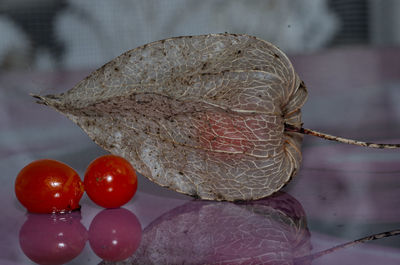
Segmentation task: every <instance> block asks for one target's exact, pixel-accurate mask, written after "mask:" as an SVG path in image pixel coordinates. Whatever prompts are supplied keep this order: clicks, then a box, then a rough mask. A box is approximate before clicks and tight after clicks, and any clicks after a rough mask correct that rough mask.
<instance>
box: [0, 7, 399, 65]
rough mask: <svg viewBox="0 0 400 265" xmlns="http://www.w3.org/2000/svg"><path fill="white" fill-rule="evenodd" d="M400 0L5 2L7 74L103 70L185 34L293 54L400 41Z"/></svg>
mask: <svg viewBox="0 0 400 265" xmlns="http://www.w3.org/2000/svg"><path fill="white" fill-rule="evenodd" d="M399 13H400V1H397V0H318V1H315V0H302V1H291V0H251V1H240V0H203V1H196V0H169V1H162V0H147V1H140V0H114V1H109V0H85V1H80V0H58V1H54V0H2V1H0V36H1V37H0V70H2V71H7V70H18V69H27V70H38V69H40V70H48V69H77V68H78V69H79V68H93V67H96V68H97V67H99V66H101V65H102V64H104V63H105V62H107V61H109V60H110V59H112V58H114V57H115V56H117V55H119V54H121V53H122V52H124V51H126V50H129V49H132V48H135V47H137V46H140V45H142V44H145V43H148V42H152V41H156V40H159V39H163V38H168V37H172V36H180V35H196V34H207V33H220V32H231V33H246V34H251V35H255V36H258V37H260V38H262V39H265V40H268V41H270V42H272V43H274V44H276V45H277V46H279V47H280V48H281V49H282V50H283V51H284V52H287V53H290V54H299V53H310V52H315V51H318V50H321V49H327V48H332V47H337V46H354V45H364V46H365V45H373V46H395V45H399V44H400V30H399V28H400V16H399V15H398V14H399Z"/></svg>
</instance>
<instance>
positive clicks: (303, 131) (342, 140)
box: [285, 123, 400, 149]
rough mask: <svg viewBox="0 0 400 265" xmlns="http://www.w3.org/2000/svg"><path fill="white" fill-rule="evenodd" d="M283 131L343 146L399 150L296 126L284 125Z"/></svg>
mask: <svg viewBox="0 0 400 265" xmlns="http://www.w3.org/2000/svg"><path fill="white" fill-rule="evenodd" d="M285 131H287V132H296V133H301V134H307V135H312V136H316V137H319V138H322V139H326V140H330V141H336V142H340V143H345V144H353V145H359V146H366V147H372V148H381V149H394V148H400V144H376V143H368V142H362V141H357V140H352V139H346V138H342V137H338V136H334V135H329V134H325V133H321V132H317V131H314V130H311V129H306V128H303V127H301V128H298V127H296V126H293V125H291V124H287V123H285Z"/></svg>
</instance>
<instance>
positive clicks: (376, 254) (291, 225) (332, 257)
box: [0, 47, 400, 265]
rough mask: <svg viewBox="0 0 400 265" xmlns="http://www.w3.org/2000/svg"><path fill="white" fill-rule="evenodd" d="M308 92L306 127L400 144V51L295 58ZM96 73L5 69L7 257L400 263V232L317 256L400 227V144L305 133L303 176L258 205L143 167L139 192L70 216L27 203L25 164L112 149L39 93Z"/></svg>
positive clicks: (2, 132)
mask: <svg viewBox="0 0 400 265" xmlns="http://www.w3.org/2000/svg"><path fill="white" fill-rule="evenodd" d="M291 60H292V62H293V64H294V66H295V69H296V71H297V72H298V74H299V76H300V78H301V79H302V80H304V82H305V83H306V85H307V87H308V91H309V98H308V101H307V103H306V105H305V106H304V108H303V121H304V127H307V128H312V129H316V130H320V131H323V132H327V133H330V134H334V135H339V136H344V137H348V138H356V139H359V140H368V141H376V142H384V143H400V104H399V103H398V102H400V70H399V69H400V49H390V48H387V49H371V48H363V47H358V48H351V49H350V48H347V49H338V50H330V51H324V52H323V53H319V54H309V55H297V56H291ZM89 72H90V71H79V72H39V73H32V72H28V73H25V72H11V73H2V74H1V75H0V136H1V137H0V157H1V159H0V168H1V173H2V176H1V177H0V184H1V185H0V204H1V206H2V207H1V209H2V214H1V215H0V224H1V225H0V234H1V238H0V264H4V265H11V264H37V263H38V264H99V263H102V264H115V263H116V264H324V265H327V264H328V265H329V264H371V265H373V264H386V265H390V264H393V265H394V264H400V236H393V237H389V238H383V239H380V240H375V241H373V242H368V243H365V244H357V245H354V246H351V247H348V248H344V249H338V250H337V251H334V252H332V253H327V254H325V255H322V256H321V257H318V258H315V259H307V256H308V255H310V254H313V253H318V252H320V251H323V250H326V249H330V248H332V247H334V246H337V245H340V244H342V243H346V242H351V241H354V240H356V239H359V238H363V237H365V236H369V235H372V234H377V233H382V232H386V231H391V230H396V229H400V211H399V210H398V205H400V179H399V176H400V163H399V161H400V151H399V150H396V149H394V150H381V149H368V148H363V147H357V146H347V145H344V144H339V143H333V142H328V141H324V140H321V139H317V138H315V139H314V138H313V137H311V136H305V138H304V143H303V150H302V152H303V163H302V167H301V170H300V172H299V173H298V174H297V175H296V176H295V177H294V179H293V180H292V181H291V182H290V183H289V184H288V185H287V186H286V187H285V188H284V189H283V190H282V191H280V192H278V193H276V194H274V195H273V196H271V197H268V198H265V199H261V200H258V201H249V202H238V203H229V202H213V201H202V200H197V199H194V198H191V197H189V196H186V195H182V194H178V193H176V192H174V191H171V190H168V189H165V188H162V187H159V186H158V185H156V184H154V183H152V182H151V181H149V180H148V179H147V178H145V177H143V176H142V175H140V174H139V176H138V178H139V179H138V181H139V186H138V192H137V193H136V195H135V196H134V198H133V199H132V200H131V201H130V202H129V203H128V204H126V205H124V206H123V207H122V208H119V209H110V210H105V209H103V208H101V207H99V206H97V205H95V204H94V203H93V202H91V201H90V200H89V198H88V197H87V196H86V195H84V197H83V198H82V200H81V209H80V210H79V211H74V212H72V213H69V214H58V215H57V214H53V215H51V214H49V215H47V214H31V213H27V212H26V210H25V209H24V208H23V207H22V206H21V205H20V204H19V202H18V201H17V199H16V197H15V194H14V181H15V177H16V175H17V174H18V172H19V170H21V169H22V167H23V166H25V165H26V164H28V163H29V162H31V161H33V160H36V159H40V158H51V159H56V160H60V161H62V162H64V163H67V164H69V165H71V166H72V167H73V168H74V169H75V170H76V171H77V172H78V173H79V174H80V176H81V177H82V176H83V174H84V172H85V169H86V167H87V165H88V164H89V163H90V162H91V161H92V160H93V159H95V158H96V157H98V156H100V155H103V154H106V152H105V151H104V150H102V149H101V148H100V147H98V146H97V145H96V144H95V143H93V142H92V141H91V140H90V139H89V137H88V136H87V135H86V134H85V133H84V132H83V131H82V130H81V129H80V128H78V127H77V126H76V125H74V124H73V123H72V122H71V121H70V120H68V119H67V118H65V117H64V116H62V115H60V114H59V113H57V112H55V111H53V110H50V109H48V108H46V107H43V106H41V105H38V104H36V103H35V100H34V99H33V98H32V97H31V96H30V95H29V93H40V94H49V93H56V92H60V91H65V90H66V89H69V88H71V87H72V86H73V85H74V84H75V83H76V82H78V81H79V80H81V79H82V78H84V77H85V76H86V75H87V74H88V73H89Z"/></svg>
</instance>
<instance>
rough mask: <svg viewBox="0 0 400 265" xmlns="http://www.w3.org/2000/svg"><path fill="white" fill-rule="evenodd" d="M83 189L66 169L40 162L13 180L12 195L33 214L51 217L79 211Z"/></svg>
mask: <svg viewBox="0 0 400 265" xmlns="http://www.w3.org/2000/svg"><path fill="white" fill-rule="evenodd" d="M83 192H84V186H83V183H82V181H81V179H80V177H79V176H78V174H77V173H76V171H75V170H73V169H72V168H71V167H69V166H68V165H66V164H64V163H61V162H59V161H56V160H50V159H42V160H37V161H34V162H32V163H30V164H28V165H27V166H25V167H24V168H23V169H22V170H21V171H20V172H19V173H18V176H17V179H16V180H15V194H16V196H17V198H18V200H19V201H20V202H21V204H22V205H23V206H24V207H25V208H26V209H27V210H28V211H29V212H32V213H54V212H64V211H71V210H75V209H78V208H79V201H80V199H81V197H82V195H83Z"/></svg>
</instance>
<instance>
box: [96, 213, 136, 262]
mask: <svg viewBox="0 0 400 265" xmlns="http://www.w3.org/2000/svg"><path fill="white" fill-rule="evenodd" d="M141 237H142V228H141V225H140V223H139V221H138V219H137V217H136V216H135V215H134V214H133V213H132V212H130V211H128V210H126V209H124V208H117V209H105V210H103V211H101V212H100V213H99V214H97V215H96V217H95V218H94V219H93V221H92V223H91V224H90V227H89V243H90V247H91V248H92V250H93V251H94V252H95V253H96V255H98V256H99V257H100V258H102V259H104V260H106V261H121V260H124V259H127V258H128V257H130V256H131V255H132V254H133V253H134V252H135V251H136V249H137V248H138V247H139V244H140V240H141Z"/></svg>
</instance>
